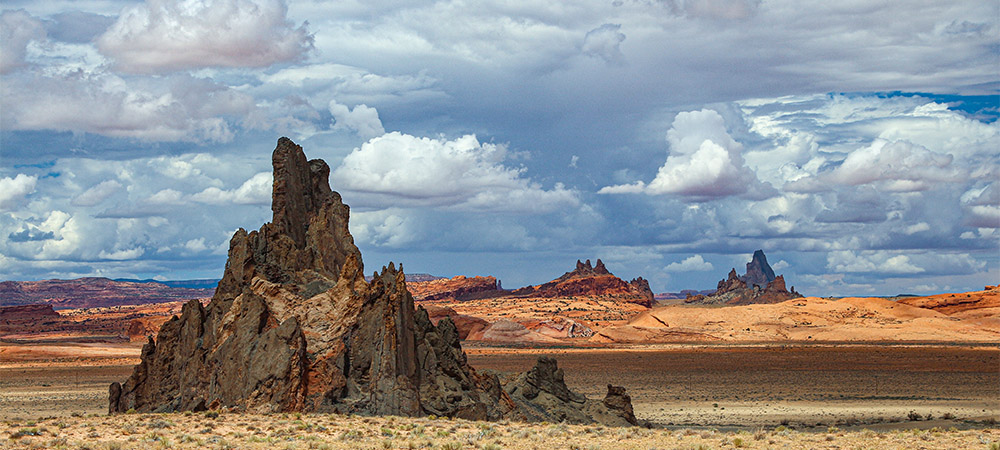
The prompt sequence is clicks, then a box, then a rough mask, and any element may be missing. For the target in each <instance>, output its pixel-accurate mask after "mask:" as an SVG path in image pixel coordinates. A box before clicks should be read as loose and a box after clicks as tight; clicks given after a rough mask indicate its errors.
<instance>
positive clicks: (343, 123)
mask: <svg viewBox="0 0 1000 450" xmlns="http://www.w3.org/2000/svg"><path fill="white" fill-rule="evenodd" d="M329 109H330V114H332V115H333V119H334V121H335V123H334V124H333V128H334V129H349V130H352V131H354V132H355V133H357V134H358V136H360V137H361V138H362V139H371V138H374V137H378V136H381V135H383V134H385V128H382V121H381V120H379V118H378V111H376V110H375V108H371V107H369V106H368V105H357V106H355V107H354V109H353V110H352V109H349V108H348V107H347V106H345V105H341V104H340V103H337V101H336V100H331V101H330V107H329Z"/></svg>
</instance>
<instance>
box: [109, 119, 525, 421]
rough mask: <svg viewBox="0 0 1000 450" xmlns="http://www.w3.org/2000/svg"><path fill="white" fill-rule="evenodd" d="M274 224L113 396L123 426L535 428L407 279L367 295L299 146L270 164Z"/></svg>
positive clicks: (325, 170)
mask: <svg viewBox="0 0 1000 450" xmlns="http://www.w3.org/2000/svg"><path fill="white" fill-rule="evenodd" d="M272 164H273V166H274V182H273V183H274V184H273V192H272V206H271V210H272V220H271V222H269V223H266V224H264V225H263V226H262V227H261V228H260V230H258V231H251V232H247V231H246V230H243V229H240V230H238V231H237V232H236V233H235V235H234V236H233V238H232V240H231V241H230V246H229V259H228V261H227V262H226V270H225V273H224V276H223V278H222V280H221V281H220V282H219V286H218V288H217V289H216V291H215V295H214V297H213V298H212V301H211V303H209V304H208V305H207V306H202V304H201V303H199V302H198V301H191V302H189V303H187V304H185V305H184V308H183V309H182V311H181V314H180V316H174V317H173V318H171V319H170V320H169V321H167V322H166V323H165V324H164V325H163V326H162V328H161V329H160V331H159V333H158V335H157V338H156V340H155V341H154V340H153V339H152V338H150V339H149V340H148V342H147V343H146V344H145V345H144V346H143V349H142V355H141V362H140V363H139V364H138V365H137V366H136V367H135V370H134V372H133V373H132V375H131V377H129V379H128V380H127V381H125V383H124V384H119V383H114V384H112V385H111V387H110V391H109V410H110V412H112V413H115V412H123V411H127V410H131V409H134V410H136V411H141V412H151V411H177V410H201V409H206V408H217V407H230V408H236V409H238V410H243V411H258V412H267V411H336V412H342V413H360V414H393V415H405V416H418V415H426V414H435V415H438V416H448V417H462V418H468V419H477V420H487V419H498V418H502V417H504V418H512V419H519V418H524V417H526V416H525V415H524V414H522V413H521V412H520V409H519V407H518V406H516V405H515V403H514V402H513V401H512V400H511V398H510V397H509V396H508V395H507V394H506V392H505V391H504V390H503V389H502V388H501V385H500V382H499V379H498V378H497V376H495V375H486V374H480V373H477V372H476V371H475V370H474V369H473V368H472V367H470V366H469V365H468V363H467V361H466V356H465V353H464V352H463V351H462V348H461V346H460V344H459V331H458V329H457V328H456V326H455V324H454V322H452V320H451V318H449V317H444V318H442V319H440V320H439V321H438V322H437V324H436V325H435V324H433V323H432V322H431V320H430V317H429V315H428V314H427V311H425V310H424V309H423V308H419V309H415V308H414V304H413V297H412V296H411V295H410V293H409V291H408V290H407V288H406V281H405V275H404V274H403V271H402V268H401V267H400V268H399V269H397V268H396V267H395V265H394V264H392V263H390V264H389V266H388V267H383V268H382V271H381V272H376V273H375V274H374V275H373V276H372V281H371V282H370V283H369V282H366V281H365V277H364V276H363V267H362V262H361V261H362V260H361V254H360V252H359V251H358V248H357V247H356V246H355V245H354V240H353V238H352V236H351V234H350V232H349V230H348V219H349V214H350V212H349V208H348V206H347V205H345V204H344V203H343V202H342V201H341V197H340V195H339V194H338V193H336V192H334V191H332V190H331V189H330V186H329V184H328V176H329V171H330V169H329V167H328V166H327V165H326V163H325V162H323V161H322V160H318V159H316V160H311V161H307V160H306V158H305V155H304V154H303V152H302V149H301V147H299V146H298V145H295V144H294V143H293V142H292V141H291V140H289V139H287V138H282V139H280V140H279V141H278V145H277V148H275V150H274V153H273V155H272Z"/></svg>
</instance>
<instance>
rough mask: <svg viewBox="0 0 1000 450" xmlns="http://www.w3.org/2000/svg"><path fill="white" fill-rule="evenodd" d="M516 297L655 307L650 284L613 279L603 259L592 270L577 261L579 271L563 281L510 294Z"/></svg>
mask: <svg viewBox="0 0 1000 450" xmlns="http://www.w3.org/2000/svg"><path fill="white" fill-rule="evenodd" d="M511 295H513V296H517V297H545V298H551V297H581V296H582V297H589V296H604V297H612V298H616V299H619V300H622V301H626V302H629V303H636V304H639V305H642V306H645V307H650V306H652V305H653V291H652V290H651V289H650V288H649V282H648V281H646V280H645V279H643V278H642V277H638V278H635V279H633V280H632V281H629V282H625V280H622V279H621V278H618V277H616V276H614V274H612V273H611V272H609V271H608V269H607V267H605V266H604V262H602V261H601V260H600V259H598V260H597V264H595V265H593V266H591V265H590V260H589V259H588V260H587V262H580V261H579V260H577V261H576V269H573V271H571V272H566V273H565V274H563V275H562V276H561V277H559V278H556V279H555V280H552V281H550V282H548V283H545V284H540V285H538V286H528V287H523V288H520V289H517V290H515V291H514V292H512V293H511Z"/></svg>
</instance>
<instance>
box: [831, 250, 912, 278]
mask: <svg viewBox="0 0 1000 450" xmlns="http://www.w3.org/2000/svg"><path fill="white" fill-rule="evenodd" d="M826 267H827V268H828V269H830V270H833V271H834V272H840V273H845V272H846V273H859V272H860V273H873V272H874V273H888V274H914V273H921V272H924V271H925V270H924V269H923V268H921V267H917V266H915V265H913V263H912V262H911V261H910V257H909V256H907V255H899V254H895V255H894V254H892V253H891V252H886V251H873V250H867V251H862V252H858V253H855V252H853V251H851V250H840V251H833V252H830V253H828V254H827V257H826Z"/></svg>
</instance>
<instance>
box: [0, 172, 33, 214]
mask: <svg viewBox="0 0 1000 450" xmlns="http://www.w3.org/2000/svg"><path fill="white" fill-rule="evenodd" d="M37 182H38V177H36V176H28V175H25V174H23V173H19V174H17V176H15V177H14V178H10V177H3V178H0V211H5V210H9V209H14V208H16V207H17V206H18V203H19V202H20V201H21V199H23V198H24V197H25V196H26V195H28V194H30V193H32V192H34V191H35V184H36V183H37Z"/></svg>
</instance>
